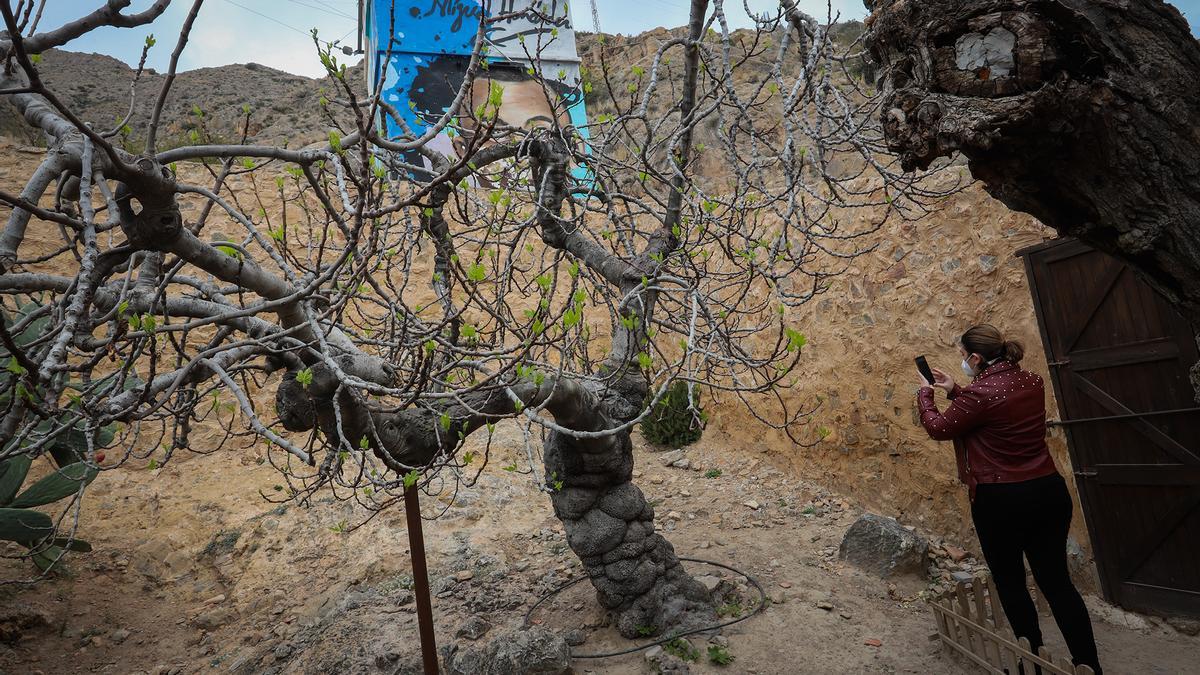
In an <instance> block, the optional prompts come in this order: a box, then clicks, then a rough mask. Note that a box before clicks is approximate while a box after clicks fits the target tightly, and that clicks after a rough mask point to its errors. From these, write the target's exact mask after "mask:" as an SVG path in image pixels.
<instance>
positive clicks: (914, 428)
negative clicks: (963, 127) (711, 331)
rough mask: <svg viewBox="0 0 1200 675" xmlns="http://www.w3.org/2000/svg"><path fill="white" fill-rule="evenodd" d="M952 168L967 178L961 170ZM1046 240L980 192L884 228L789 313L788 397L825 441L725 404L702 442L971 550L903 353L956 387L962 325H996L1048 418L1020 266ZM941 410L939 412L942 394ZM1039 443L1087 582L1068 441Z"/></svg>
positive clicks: (963, 503)
mask: <svg viewBox="0 0 1200 675" xmlns="http://www.w3.org/2000/svg"><path fill="white" fill-rule="evenodd" d="M961 171H962V177H963V178H964V180H969V175H968V174H967V171H966V169H965V167H964V168H961ZM1054 237H1055V233H1054V231H1053V230H1051V229H1050V228H1047V227H1045V226H1044V225H1042V224H1041V223H1039V222H1038V221H1037V220H1035V219H1033V218H1032V217H1030V216H1027V215H1025V214H1021V213H1016V212H1013V211H1010V210H1009V209H1007V208H1006V207H1005V206H1004V205H1002V204H1000V203H999V202H997V201H995V200H993V199H992V198H991V197H989V196H988V195H987V194H986V193H984V191H983V190H982V188H981V187H979V186H978V185H972V186H970V187H968V188H967V189H965V190H964V191H962V192H960V193H958V194H956V195H954V196H952V197H949V198H947V199H945V200H944V201H943V202H942V203H941V204H940V208H939V210H938V211H936V212H934V213H933V214H931V215H929V216H927V217H926V218H924V219H922V220H919V221H916V222H905V221H901V220H896V221H894V222H890V223H888V224H886V225H885V226H884V227H883V229H882V230H881V231H880V232H879V234H878V235H877V237H876V241H877V248H876V250H875V251H873V252H872V253H869V254H867V255H864V256H862V257H860V258H858V259H857V260H855V261H854V265H853V267H851V269H850V270H849V271H848V273H847V274H845V275H843V276H842V277H840V278H838V279H837V280H836V281H835V282H834V285H833V287H832V288H831V289H830V290H829V292H828V293H827V294H825V295H824V296H823V297H820V298H818V299H816V300H813V301H812V302H810V303H809V304H807V305H805V306H803V307H801V308H798V309H797V310H794V311H792V313H791V316H792V319H793V323H795V324H798V326H799V328H800V329H801V330H802V331H803V332H804V333H805V335H806V336H807V337H808V346H807V347H805V354H804V358H803V360H802V363H801V366H800V369H799V371H798V372H799V373H800V377H799V380H798V382H797V384H796V385H795V387H794V388H792V389H791V390H789V391H788V392H786V394H785V397H786V398H787V399H788V401H789V402H791V403H793V404H794V405H802V404H805V403H807V404H810V405H811V404H814V403H815V402H816V400H817V397H822V399H823V402H822V403H821V404H820V406H819V409H818V410H817V411H816V413H815V414H814V416H813V419H812V422H811V424H812V426H813V427H814V428H817V427H825V428H826V429H828V430H829V432H830V433H829V435H828V436H827V437H826V438H824V439H823V440H820V441H819V442H818V443H817V444H816V445H815V446H813V447H810V448H805V447H800V446H798V445H796V444H795V443H793V442H792V441H791V440H790V439H788V438H787V436H786V435H785V434H783V433H782V432H780V431H774V430H771V429H768V428H764V427H763V426H762V425H760V424H759V423H758V422H756V421H755V420H754V419H753V418H752V417H751V416H750V415H749V413H748V412H747V411H746V410H745V408H744V406H741V405H739V404H735V403H736V402H734V401H723V403H722V404H721V405H720V406H719V407H718V408H716V409H714V410H713V411H712V415H713V417H712V421H711V422H710V424H709V430H708V433H709V434H710V436H709V441H710V442H715V443H725V444H728V446H729V447H730V449H731V450H741V451H744V452H745V454H746V457H747V461H749V458H750V457H751V456H754V455H756V454H758V453H764V454H766V455H768V456H769V458H770V459H771V460H772V461H774V462H775V463H778V464H781V465H783V466H785V467H788V468H790V470H791V471H792V472H793V473H794V474H796V475H798V476H802V477H804V478H807V479H810V480H813V481H815V482H818V483H823V484H825V485H827V486H829V487H831V488H836V489H838V490H841V491H843V492H844V493H846V494H847V495H848V496H850V497H852V498H854V500H855V501H857V502H859V505H860V506H861V507H862V508H865V509H868V510H871V511H875V512H877V513H881V514H885V515H889V516H893V517H895V518H897V519H899V520H900V521H901V522H902V523H905V524H910V525H915V526H917V527H918V528H921V529H923V530H926V531H929V532H931V533H937V534H941V535H944V536H946V537H947V538H949V539H951V540H954V539H957V540H958V541H960V542H962V543H963V544H965V545H967V546H968V547H970V548H973V550H975V551H976V552H977V551H978V547H977V541H976V539H975V535H974V529H973V527H972V525H971V521H970V504H969V501H968V498H967V493H966V489H965V487H964V486H962V485H961V484H960V483H959V482H958V480H957V472H956V468H955V462H954V451H953V447H952V445H951V444H950V443H949V442H937V441H933V440H930V439H929V437H928V436H927V435H926V434H925V432H924V430H923V429H922V428H921V427H920V425H919V424H918V422H917V417H916V414H915V392H916V389H917V384H918V381H919V376H918V375H917V372H916V369H915V367H914V365H913V357H914V356H916V355H918V354H926V355H927V356H928V358H929V362H930V364H931V365H933V366H935V367H940V368H942V369H943V370H945V371H947V372H949V373H951V374H953V375H955V376H956V379H957V380H958V381H959V382H962V381H963V380H964V379H965V378H964V377H963V376H962V374H961V371H960V369H959V361H960V356H959V354H958V351H957V348H956V347H955V343H956V340H957V337H958V336H959V335H961V333H962V331H963V330H964V329H966V328H967V327H969V326H970V325H972V324H975V323H980V322H986V323H992V324H995V325H997V326H999V327H1000V329H1001V330H1002V331H1004V332H1005V333H1006V334H1007V335H1008V336H1009V338H1010V339H1018V340H1021V341H1023V342H1024V343H1025V346H1026V349H1027V352H1026V358H1025V361H1024V363H1023V365H1024V367H1026V368H1028V369H1029V370H1032V371H1033V372H1036V373H1038V374H1040V375H1042V376H1043V377H1044V378H1045V379H1046V386H1047V397H1046V398H1047V401H1046V404H1047V414H1048V416H1049V417H1050V418H1051V419H1056V418H1057V416H1058V410H1057V406H1056V404H1055V401H1054V392H1053V387H1052V386H1051V384H1050V380H1049V373H1048V371H1047V367H1046V358H1045V353H1044V350H1043V347H1042V341H1041V336H1040V333H1039V331H1038V325H1037V319H1036V317H1035V315H1034V309H1033V301H1032V296H1031V295H1030V291H1029V285H1028V282H1027V279H1026V276H1025V269H1024V262H1023V261H1022V260H1021V259H1020V258H1018V257H1017V256H1016V252H1017V251H1018V250H1019V249H1022V248H1024V247H1027V246H1031V245H1034V244H1038V243H1040V242H1042V241H1045V240H1047V239H1052V238H1054ZM938 400H939V404H940V405H942V406H944V405H945V398H944V397H942V396H941V395H940V394H939V397H938ZM943 409H944V408H943ZM751 432H752V433H751ZM814 439H815V436H814ZM1047 440H1048V441H1049V444H1050V450H1051V453H1052V454H1053V456H1054V460H1055V462H1056V464H1057V465H1058V467H1059V470H1060V471H1061V472H1062V473H1064V475H1066V476H1067V477H1068V481H1067V482H1068V484H1069V485H1070V486H1071V491H1072V495H1073V497H1074V498H1075V505H1076V509H1075V517H1074V521H1073V522H1072V528H1071V539H1072V544H1071V545H1070V546H1069V548H1070V550H1072V551H1073V552H1074V555H1073V556H1072V563H1073V564H1074V566H1075V568H1076V570H1077V571H1080V572H1083V573H1084V574H1082V575H1081V576H1082V577H1083V579H1084V581H1085V582H1088V583H1090V582H1091V578H1090V577H1091V569H1092V567H1091V553H1090V544H1089V542H1088V537H1087V529H1086V526H1085V524H1084V521H1083V516H1082V512H1081V511H1080V509H1079V503H1078V494H1077V491H1076V490H1075V486H1074V480H1072V479H1071V478H1070V476H1071V471H1072V469H1071V464H1070V459H1069V457H1068V453H1067V446H1066V440H1065V435H1064V434H1063V433H1062V432H1061V430H1057V429H1051V432H1050V434H1049V436H1048V439H1047Z"/></svg>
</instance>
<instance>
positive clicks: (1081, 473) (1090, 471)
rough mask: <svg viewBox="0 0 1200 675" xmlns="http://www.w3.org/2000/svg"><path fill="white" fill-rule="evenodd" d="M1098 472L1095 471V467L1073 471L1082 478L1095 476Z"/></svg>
mask: <svg viewBox="0 0 1200 675" xmlns="http://www.w3.org/2000/svg"><path fill="white" fill-rule="evenodd" d="M1098 474H1099V472H1097V471H1096V470H1095V469H1080V470H1079V471H1076V472H1075V475H1076V476H1081V477H1083V478H1095V477H1096V476H1097V475H1098Z"/></svg>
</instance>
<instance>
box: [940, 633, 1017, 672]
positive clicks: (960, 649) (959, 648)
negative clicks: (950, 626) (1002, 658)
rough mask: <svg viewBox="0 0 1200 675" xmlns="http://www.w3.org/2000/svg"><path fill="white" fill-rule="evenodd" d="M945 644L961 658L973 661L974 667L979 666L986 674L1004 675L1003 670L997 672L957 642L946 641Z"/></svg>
mask: <svg viewBox="0 0 1200 675" xmlns="http://www.w3.org/2000/svg"><path fill="white" fill-rule="evenodd" d="M945 642H946V644H947V645H949V646H950V647H952V648H954V649H955V650H956V651H958V653H959V654H962V655H963V656H965V657H967V658H968V659H971V661H973V662H974V663H975V665H977V666H979V667H980V668H983V669H984V670H986V671H987V672H989V673H994V674H995V675H1004V671H1003V670H997V669H996V668H995V667H994V666H992V665H991V664H989V663H988V662H987V661H984V660H983V659H981V658H979V657H978V656H976V655H975V654H974V653H973V652H972V651H971V650H969V649H967V648H966V647H964V646H962V645H960V644H958V643H957V642H954V641H953V640H946V641H945Z"/></svg>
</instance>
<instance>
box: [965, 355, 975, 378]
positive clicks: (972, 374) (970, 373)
mask: <svg viewBox="0 0 1200 675" xmlns="http://www.w3.org/2000/svg"><path fill="white" fill-rule="evenodd" d="M962 371H963V374H964V375H966V376H967V377H971V378H974V377H975V369H974V368H972V367H971V364H970V363H968V362H967V360H966V359H963V362H962Z"/></svg>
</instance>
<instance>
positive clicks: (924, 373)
mask: <svg viewBox="0 0 1200 675" xmlns="http://www.w3.org/2000/svg"><path fill="white" fill-rule="evenodd" d="M913 360H914V361H916V362H917V370H918V371H919V372H920V373H921V377H923V378H925V381H926V382H928V383H929V384H930V386H932V385H933V371H932V370H930V369H929V362H928V361H926V360H925V356H924V355H921V356H918V357H917V358H915V359H913Z"/></svg>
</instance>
